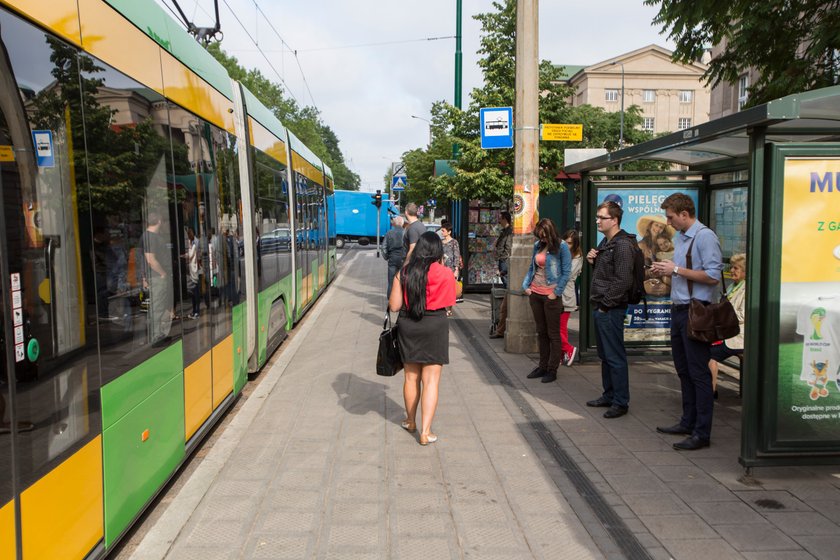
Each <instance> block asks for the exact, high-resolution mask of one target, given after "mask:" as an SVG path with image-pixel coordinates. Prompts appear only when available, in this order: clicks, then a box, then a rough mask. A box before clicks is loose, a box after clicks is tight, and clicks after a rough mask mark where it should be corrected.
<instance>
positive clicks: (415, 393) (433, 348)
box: [388, 231, 455, 445]
mask: <svg viewBox="0 0 840 560" xmlns="http://www.w3.org/2000/svg"><path fill="white" fill-rule="evenodd" d="M442 261H443V244H442V243H441V240H440V237H438V236H437V234H436V233H434V232H430V231H427V232H426V233H424V234H423V235H421V236H420V239H418V240H417V245H415V246H414V251H413V252H412V254H411V258H410V260H409V262H408V263H407V264H406V265H405V267H403V269H402V270H401V271H400V272H398V273H397V275H396V277H395V281H394V285H393V286H392V287H391V295H390V297H389V299H388V304H389V306H390V309H391V311H399V312H400V318H399V326H400V328H399V329H398V331H397V332H398V335H397V337H398V340H399V343H400V353H401V355H402V360H403V365H404V367H405V383H404V385H403V397H404V398H405V416H406V418H405V420H403V421H402V427H403V428H404V429H406V430H407V431H409V432H412V433H413V432H415V431H416V430H417V424H416V423H415V418H416V416H417V405H418V404H420V400H421V398H422V401H423V408H422V415H421V428H420V445H428V444H430V443H434V442H435V441H437V436H436V435H435V434H433V433H432V419H433V418H434V416H435V410H436V409H437V402H438V386H439V384H440V374H441V371H443V365H444V364H448V363H449V321H448V319H447V318H446V308H447V307H451V306H453V305H455V277H454V276H453V275H452V271H450V270H449V269H448V268H446V267H445V266H443V264H442ZM421 383H422V396H421Z"/></svg>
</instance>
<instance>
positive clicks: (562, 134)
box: [540, 124, 583, 142]
mask: <svg viewBox="0 0 840 560" xmlns="http://www.w3.org/2000/svg"><path fill="white" fill-rule="evenodd" d="M540 130H541V131H542V134H541V135H540V139H541V140H559V141H561V142H580V141H581V140H583V125H582V124H544V125H541V126H540Z"/></svg>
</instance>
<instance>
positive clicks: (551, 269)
mask: <svg viewBox="0 0 840 560" xmlns="http://www.w3.org/2000/svg"><path fill="white" fill-rule="evenodd" d="M534 235H535V236H536V237H537V241H536V242H535V243H534V255H533V256H532V257H531V266H530V267H528V274H526V275H525V280H523V281H522V290H523V291H524V292H525V295H527V296H528V299H529V302H530V304H531V311H532V312H533V313H534V322H535V323H536V325H537V337H538V340H539V346H540V363H539V365H538V366H537V367H536V368H534V370H533V371H532V372H531V373H529V374H528V378H529V379H534V378H537V377H541V378H542V382H543V383H551V382H552V381H554V380H555V379H557V368H558V367H559V366H560V362H561V361H563V344H562V341H561V338H560V315H561V314H562V313H563V300H562V296H563V290H564V289H565V288H566V283H567V282H568V281H569V274H570V271H571V268H572V255H571V253H570V251H569V246H568V245H566V242H565V241H563V240H561V239H560V236H559V235H558V234H557V228H556V227H555V225H554V222H552V221H551V220H549V219H548V218H544V219H542V220H540V221H539V222H537V225H536V226H535V227H534Z"/></svg>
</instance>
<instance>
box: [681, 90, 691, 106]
mask: <svg viewBox="0 0 840 560" xmlns="http://www.w3.org/2000/svg"><path fill="white" fill-rule="evenodd" d="M692 93H694V92H693V91H691V90H690V89H682V90H680V103H691V94H692Z"/></svg>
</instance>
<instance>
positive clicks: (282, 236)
mask: <svg viewBox="0 0 840 560" xmlns="http://www.w3.org/2000/svg"><path fill="white" fill-rule="evenodd" d="M259 249H260V252H261V253H262V254H267V253H281V252H288V251H291V250H292V232H291V230H290V229H289V228H287V227H282V228H277V229H275V230H272V231H270V232H268V233H266V234H265V235H262V236H260V241H259Z"/></svg>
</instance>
